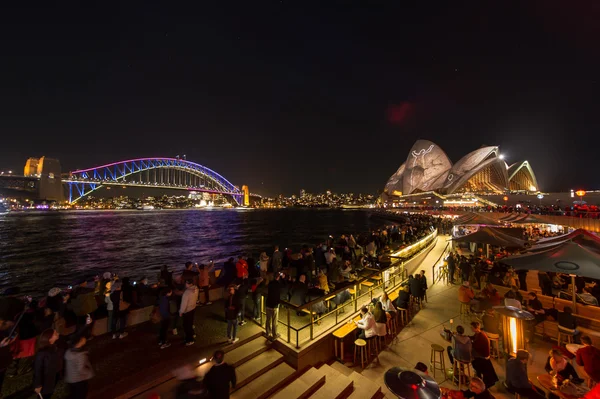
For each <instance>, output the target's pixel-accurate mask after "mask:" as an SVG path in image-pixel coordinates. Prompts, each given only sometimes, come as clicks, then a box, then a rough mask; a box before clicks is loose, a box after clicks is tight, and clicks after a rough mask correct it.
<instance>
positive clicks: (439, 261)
mask: <svg viewBox="0 0 600 399" xmlns="http://www.w3.org/2000/svg"><path fill="white" fill-rule="evenodd" d="M449 248H450V242H448V243H447V244H446V246H445V247H444V250H443V251H442V253H441V254H440V257H439V258H437V260H436V261H435V262H434V263H433V265H431V279H432V280H433V283H434V284H435V283H436V282H437V281H438V280H439V279H440V278H442V275H443V273H442V272H438V273H437V277H436V272H435V269H436V267H437V268H438V269H439V268H441V267H443V266H444V259H446V257H447V256H448V252H450V250H449Z"/></svg>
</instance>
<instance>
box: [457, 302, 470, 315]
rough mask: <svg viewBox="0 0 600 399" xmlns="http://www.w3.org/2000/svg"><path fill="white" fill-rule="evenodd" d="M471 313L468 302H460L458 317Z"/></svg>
mask: <svg viewBox="0 0 600 399" xmlns="http://www.w3.org/2000/svg"><path fill="white" fill-rule="evenodd" d="M470 314H471V305H470V304H469V303H468V302H461V303H460V317H461V318H462V317H463V316H468V315H470Z"/></svg>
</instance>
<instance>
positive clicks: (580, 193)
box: [575, 190, 585, 205]
mask: <svg viewBox="0 0 600 399" xmlns="http://www.w3.org/2000/svg"><path fill="white" fill-rule="evenodd" d="M575 194H577V196H578V197H579V201H580V202H581V203H582V205H583V196H584V195H585V190H577V191H575Z"/></svg>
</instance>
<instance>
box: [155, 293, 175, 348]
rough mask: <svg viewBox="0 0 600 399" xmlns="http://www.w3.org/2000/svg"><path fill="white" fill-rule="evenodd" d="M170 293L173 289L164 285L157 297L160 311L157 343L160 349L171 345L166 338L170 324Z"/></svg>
mask: <svg viewBox="0 0 600 399" xmlns="http://www.w3.org/2000/svg"><path fill="white" fill-rule="evenodd" d="M171 295H173V289H172V288H171V287H165V288H163V289H162V291H161V292H160V296H159V297H158V312H159V313H160V332H159V333H158V345H159V346H160V349H165V348H168V347H169V346H171V344H170V343H169V342H168V340H167V333H168V331H169V327H170V326H171Z"/></svg>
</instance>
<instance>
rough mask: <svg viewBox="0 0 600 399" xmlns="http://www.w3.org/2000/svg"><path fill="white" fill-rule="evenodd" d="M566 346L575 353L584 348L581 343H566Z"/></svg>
mask: <svg viewBox="0 0 600 399" xmlns="http://www.w3.org/2000/svg"><path fill="white" fill-rule="evenodd" d="M565 348H567V350H568V351H569V352H571V353H572V354H574V355H575V354H576V353H577V351H578V350H579V349H581V348H583V345H579V344H566V345H565Z"/></svg>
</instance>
